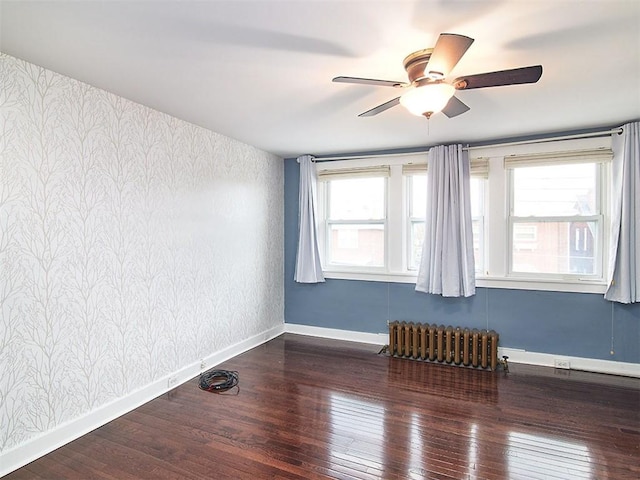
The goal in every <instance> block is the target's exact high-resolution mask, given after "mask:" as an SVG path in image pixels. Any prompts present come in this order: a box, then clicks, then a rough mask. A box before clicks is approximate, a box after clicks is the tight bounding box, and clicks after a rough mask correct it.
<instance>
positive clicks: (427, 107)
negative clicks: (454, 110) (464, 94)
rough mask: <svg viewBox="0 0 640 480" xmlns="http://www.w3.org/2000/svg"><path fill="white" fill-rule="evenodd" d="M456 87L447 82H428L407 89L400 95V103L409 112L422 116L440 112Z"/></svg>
mask: <svg viewBox="0 0 640 480" xmlns="http://www.w3.org/2000/svg"><path fill="white" fill-rule="evenodd" d="M455 91H456V89H455V88H454V87H453V85H449V84H448V83H443V82H440V83H428V84H426V85H422V86H419V87H416V88H414V89H412V90H409V91H408V92H407V93H405V94H404V95H402V96H401V97H400V104H401V105H402V106H403V107H405V108H406V109H407V110H409V112H410V113H412V114H413V115H417V116H422V115H424V114H425V113H437V112H440V111H441V110H442V109H443V108H444V107H446V106H447V103H448V102H449V100H450V99H451V97H453V94H454V93H455Z"/></svg>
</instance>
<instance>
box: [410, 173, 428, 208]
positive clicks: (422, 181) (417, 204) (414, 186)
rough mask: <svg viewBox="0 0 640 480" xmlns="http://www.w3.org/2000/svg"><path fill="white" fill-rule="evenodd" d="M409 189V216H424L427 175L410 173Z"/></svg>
mask: <svg viewBox="0 0 640 480" xmlns="http://www.w3.org/2000/svg"><path fill="white" fill-rule="evenodd" d="M408 180H409V191H410V192H411V197H410V198H409V216H410V217H413V218H425V216H426V214H427V175H426V174H424V175H410V176H409V177H408Z"/></svg>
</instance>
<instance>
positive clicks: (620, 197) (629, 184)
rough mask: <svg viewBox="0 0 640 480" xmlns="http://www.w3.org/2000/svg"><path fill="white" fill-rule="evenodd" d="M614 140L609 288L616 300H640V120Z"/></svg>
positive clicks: (613, 298) (628, 301)
mask: <svg viewBox="0 0 640 480" xmlns="http://www.w3.org/2000/svg"><path fill="white" fill-rule="evenodd" d="M622 129H623V132H622V133H621V134H620V135H614V136H613V139H612V145H611V147H612V149H613V163H612V166H611V171H612V176H613V181H612V192H613V197H612V210H611V245H610V252H609V272H608V273H609V275H608V278H607V280H608V282H609V288H608V289H607V292H606V293H605V294H604V298H606V299H607V300H611V301H612V302H620V303H635V302H639V301H640V227H639V225H640V122H633V123H627V124H626V125H624V126H623V127H622Z"/></svg>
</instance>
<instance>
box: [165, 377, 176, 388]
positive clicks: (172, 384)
mask: <svg viewBox="0 0 640 480" xmlns="http://www.w3.org/2000/svg"><path fill="white" fill-rule="evenodd" d="M177 383H178V377H176V376H175V375H172V376H170V377H169V379H168V380H167V388H173V387H175V386H176V385H177Z"/></svg>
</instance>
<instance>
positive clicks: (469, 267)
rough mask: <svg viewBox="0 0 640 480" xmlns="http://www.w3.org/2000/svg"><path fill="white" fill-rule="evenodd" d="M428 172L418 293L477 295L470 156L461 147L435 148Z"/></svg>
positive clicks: (459, 295) (429, 161)
mask: <svg viewBox="0 0 640 480" xmlns="http://www.w3.org/2000/svg"><path fill="white" fill-rule="evenodd" d="M428 172H429V173H428V175H427V216H426V219H425V239H424V244H423V246H422V259H421V261H420V268H419V270H418V279H417V282H416V290H417V291H419V292H425V293H434V294H439V295H442V296H443V297H469V296H471V295H475V293H476V286H475V266H474V258H473V231H472V222H471V187H470V178H471V176H470V165H469V155H468V153H467V152H466V151H464V150H463V149H462V145H449V146H438V147H433V148H431V149H430V150H429V154H428Z"/></svg>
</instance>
